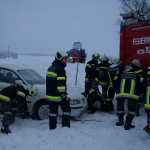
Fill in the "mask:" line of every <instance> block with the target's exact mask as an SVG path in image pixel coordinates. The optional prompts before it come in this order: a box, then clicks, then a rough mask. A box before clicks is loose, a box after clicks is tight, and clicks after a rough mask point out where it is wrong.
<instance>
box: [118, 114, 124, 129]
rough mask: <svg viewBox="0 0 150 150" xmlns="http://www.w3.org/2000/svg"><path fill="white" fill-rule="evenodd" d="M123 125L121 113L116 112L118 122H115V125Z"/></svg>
mask: <svg viewBox="0 0 150 150" xmlns="http://www.w3.org/2000/svg"><path fill="white" fill-rule="evenodd" d="M122 125H124V120H123V114H118V122H116V126H122Z"/></svg>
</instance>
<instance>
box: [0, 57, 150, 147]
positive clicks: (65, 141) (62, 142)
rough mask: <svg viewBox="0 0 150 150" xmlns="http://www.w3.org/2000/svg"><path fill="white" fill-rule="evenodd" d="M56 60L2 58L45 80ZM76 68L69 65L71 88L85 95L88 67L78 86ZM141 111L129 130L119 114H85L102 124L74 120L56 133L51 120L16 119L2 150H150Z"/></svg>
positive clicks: (2, 137) (1, 144) (3, 139)
mask: <svg viewBox="0 0 150 150" xmlns="http://www.w3.org/2000/svg"><path fill="white" fill-rule="evenodd" d="M53 60H54V57H52V56H41V57H40V56H22V55H20V56H19V58H18V59H0V64H2V63H6V62H9V63H14V64H18V63H19V64H23V65H26V66H29V67H30V68H33V69H34V70H36V71H37V72H38V73H40V74H41V75H42V76H43V77H45V75H46V70H47V68H48V67H49V66H50V65H51V63H52V61H53ZM76 68H77V63H75V64H69V63H68V64H67V67H66V71H67V86H68V88H71V89H74V90H77V91H79V92H83V91H84V76H85V72H84V69H85V64H79V70H78V81H77V86H75V78H76ZM114 104H116V101H115V100H114ZM115 107H116V105H115ZM140 111H141V112H140V113H141V115H140V116H139V117H135V118H134V120H133V124H134V125H135V126H136V127H135V128H134V129H131V130H129V131H126V130H124V128H123V127H117V126H116V125H115V123H116V121H117V116H116V114H115V113H114V114H109V113H104V112H96V113H95V114H83V115H82V116H81V119H84V120H86V119H89V120H98V121H101V122H96V121H82V122H81V121H79V122H73V121H71V128H62V127H61V124H58V125H57V128H56V129H55V130H49V125H48V120H43V121H37V120H31V119H30V120H27V119H25V120H22V119H20V118H16V122H15V123H14V124H13V125H11V126H10V129H11V131H12V134H9V135H5V134H2V133H0V150H13V149H14V150H59V149H61V150H83V149H85V150H100V149H102V150H137V149H138V150H148V149H150V137H149V136H148V135H147V133H146V132H145V131H143V128H144V127H145V126H146V124H147V123H146V122H147V120H146V114H145V112H144V108H143V107H142V108H141V110H140ZM0 125H1V124H0Z"/></svg>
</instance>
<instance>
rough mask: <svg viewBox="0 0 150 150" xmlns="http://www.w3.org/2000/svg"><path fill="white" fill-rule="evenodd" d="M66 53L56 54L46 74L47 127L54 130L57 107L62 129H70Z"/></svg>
mask: <svg viewBox="0 0 150 150" xmlns="http://www.w3.org/2000/svg"><path fill="white" fill-rule="evenodd" d="M67 58H68V53H67V52H66V51H59V52H57V53H56V56H55V60H54V61H53V62H52V65H51V66H50V67H49V68H48V70H47V74H46V99H47V100H48V103H49V107H50V116H49V127H50V130H52V129H55V128H56V125H57V115H58V107H59V105H60V107H61V109H62V111H63V116H62V127H70V114H71V109H70V98H69V97H68V94H67V85H66V79H67V77H66V71H65V67H66V63H67Z"/></svg>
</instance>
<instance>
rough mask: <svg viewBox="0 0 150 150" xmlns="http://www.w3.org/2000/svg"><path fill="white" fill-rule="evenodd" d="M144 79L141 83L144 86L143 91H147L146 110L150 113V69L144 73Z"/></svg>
mask: <svg viewBox="0 0 150 150" xmlns="http://www.w3.org/2000/svg"><path fill="white" fill-rule="evenodd" d="M143 77H144V78H143ZM143 77H141V79H140V81H141V82H142V85H143V86H142V89H143V90H144V91H145V104H144V107H145V109H146V110H149V111H150V69H148V70H146V71H145V72H144V76H143Z"/></svg>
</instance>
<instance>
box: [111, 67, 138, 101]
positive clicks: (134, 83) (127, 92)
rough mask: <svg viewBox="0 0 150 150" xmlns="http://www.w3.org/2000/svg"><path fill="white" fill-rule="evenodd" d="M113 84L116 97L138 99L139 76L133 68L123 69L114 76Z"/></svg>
mask: <svg viewBox="0 0 150 150" xmlns="http://www.w3.org/2000/svg"><path fill="white" fill-rule="evenodd" d="M113 85H114V87H115V88H116V99H118V98H127V99H128V98H129V99H134V100H139V96H138V95H139V92H141V87H140V78H139V76H138V75H137V74H136V72H135V70H134V69H132V70H129V71H126V70H125V71H123V72H122V73H120V74H118V75H117V76H115V78H114V80H113Z"/></svg>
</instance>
